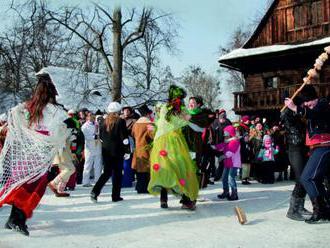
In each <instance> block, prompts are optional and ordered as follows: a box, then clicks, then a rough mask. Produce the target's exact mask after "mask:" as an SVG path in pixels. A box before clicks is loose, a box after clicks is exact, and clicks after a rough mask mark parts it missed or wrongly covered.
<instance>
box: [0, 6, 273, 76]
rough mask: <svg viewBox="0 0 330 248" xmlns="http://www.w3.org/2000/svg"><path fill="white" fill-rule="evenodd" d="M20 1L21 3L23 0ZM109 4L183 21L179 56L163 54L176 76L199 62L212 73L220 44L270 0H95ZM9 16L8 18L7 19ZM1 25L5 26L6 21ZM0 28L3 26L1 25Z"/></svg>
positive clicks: (1, 10) (1, 11) (2, 11)
mask: <svg viewBox="0 0 330 248" xmlns="http://www.w3.org/2000/svg"><path fill="white" fill-rule="evenodd" d="M10 1H11V0H1V2H0V16H6V18H1V19H2V20H3V19H7V20H10V16H8V12H6V11H5V10H6V5H8V3H9V2H10ZM16 1H17V0H16ZM20 2H22V1H21V0H20ZM49 2H51V3H52V4H53V5H55V6H56V5H57V6H63V5H65V4H68V3H70V4H74V5H81V6H82V7H83V6H85V5H88V4H89V3H91V2H92V1H87V0H69V1H68V0H56V1H55V0H52V1H49ZM95 2H99V3H102V4H104V5H106V6H111V5H114V4H118V3H120V4H121V5H122V6H123V7H133V6H134V7H140V6H143V5H146V6H151V7H154V8H155V9H157V8H160V9H162V10H163V11H165V12H171V13H173V14H174V16H175V18H177V20H178V22H179V24H180V26H181V27H180V30H179V32H180V38H179V40H178V44H177V46H178V48H179V49H180V51H181V53H180V54H179V55H178V56H169V55H167V54H165V53H164V54H163V55H162V58H163V63H164V64H168V65H170V66H171V68H172V71H173V72H174V74H175V75H179V74H180V73H182V72H183V70H184V69H185V68H187V67H188V66H189V65H200V66H201V67H202V68H203V69H204V70H206V71H207V72H209V73H211V74H213V73H215V71H216V69H217V68H218V63H217V59H218V58H219V55H218V53H217V51H218V48H219V46H220V45H221V44H222V45H224V44H226V43H227V42H228V39H229V38H230V35H231V34H232V32H233V30H234V29H235V28H236V27H237V26H239V25H247V24H250V23H252V22H253V20H255V19H256V17H260V16H262V15H263V14H264V13H265V11H266V8H267V6H268V5H269V0H190V1H188V0H121V1H118V0H116V1H115V0H112V1H111V0H96V1H95ZM7 17H8V18H7ZM0 25H4V24H3V22H2V24H0ZM0 28H1V27H0Z"/></svg>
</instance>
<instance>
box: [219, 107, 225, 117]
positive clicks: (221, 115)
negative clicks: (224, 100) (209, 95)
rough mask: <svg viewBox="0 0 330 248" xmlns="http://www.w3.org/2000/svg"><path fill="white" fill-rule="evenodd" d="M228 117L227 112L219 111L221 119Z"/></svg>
mask: <svg viewBox="0 0 330 248" xmlns="http://www.w3.org/2000/svg"><path fill="white" fill-rule="evenodd" d="M225 117H226V110H224V109H220V110H219V118H225Z"/></svg>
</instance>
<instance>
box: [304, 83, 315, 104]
mask: <svg viewBox="0 0 330 248" xmlns="http://www.w3.org/2000/svg"><path fill="white" fill-rule="evenodd" d="M300 96H301V97H302V98H303V101H304V102H309V101H312V100H315V99H317V98H318V96H317V93H316V90H315V88H314V86H313V85H310V84H307V85H306V86H305V87H304V88H302V90H301V91H300Z"/></svg>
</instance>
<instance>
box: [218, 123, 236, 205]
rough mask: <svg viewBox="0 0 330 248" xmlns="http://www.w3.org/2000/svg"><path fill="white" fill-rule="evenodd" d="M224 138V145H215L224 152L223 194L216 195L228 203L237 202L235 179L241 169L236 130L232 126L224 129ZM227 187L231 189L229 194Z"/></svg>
mask: <svg viewBox="0 0 330 248" xmlns="http://www.w3.org/2000/svg"><path fill="white" fill-rule="evenodd" d="M224 138H225V141H224V143H220V144H218V145H216V148H217V149H218V150H220V151H223V152H224V155H223V156H224V171H223V175H222V187H223V193H222V194H220V195H218V198H219V199H224V198H227V199H228V200H229V201H236V200H238V195H237V185H236V181H235V178H236V176H237V171H238V169H239V168H241V154H240V147H241V146H240V141H239V139H238V138H237V137H236V130H235V128H234V127H233V126H232V125H230V126H227V127H225V128H224ZM229 186H230V188H231V194H229Z"/></svg>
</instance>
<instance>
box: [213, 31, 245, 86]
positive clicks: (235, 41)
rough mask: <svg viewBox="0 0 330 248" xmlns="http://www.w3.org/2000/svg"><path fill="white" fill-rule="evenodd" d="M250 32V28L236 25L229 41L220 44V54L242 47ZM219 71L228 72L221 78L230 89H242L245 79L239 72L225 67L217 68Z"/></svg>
mask: <svg viewBox="0 0 330 248" xmlns="http://www.w3.org/2000/svg"><path fill="white" fill-rule="evenodd" d="M250 34H251V31H250V29H246V28H244V27H242V26H239V27H237V28H236V29H235V31H234V32H233V34H232V36H231V38H230V40H229V42H228V43H227V44H226V45H225V46H220V48H219V52H220V55H224V54H227V53H229V52H231V51H232V50H234V49H237V48H240V47H242V46H243V45H244V43H245V42H246V41H247V39H248V38H249V37H250ZM221 72H225V73H226V74H228V75H227V76H226V77H225V79H224V80H223V82H224V83H226V84H227V85H229V86H230V87H231V88H232V90H234V91H238V90H242V89H244V86H245V79H244V76H243V75H242V73H241V72H239V71H235V70H229V69H225V68H221V69H220V70H219V73H221Z"/></svg>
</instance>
